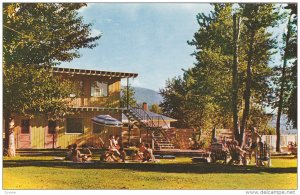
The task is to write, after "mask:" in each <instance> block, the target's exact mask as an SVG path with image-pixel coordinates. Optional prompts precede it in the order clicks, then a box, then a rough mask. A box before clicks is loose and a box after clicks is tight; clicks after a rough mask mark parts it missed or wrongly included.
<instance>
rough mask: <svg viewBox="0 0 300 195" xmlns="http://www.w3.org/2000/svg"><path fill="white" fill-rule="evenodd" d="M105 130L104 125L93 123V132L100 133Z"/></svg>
mask: <svg viewBox="0 0 300 195" xmlns="http://www.w3.org/2000/svg"><path fill="white" fill-rule="evenodd" d="M104 131H105V126H104V125H98V124H96V123H93V133H102V132H104Z"/></svg>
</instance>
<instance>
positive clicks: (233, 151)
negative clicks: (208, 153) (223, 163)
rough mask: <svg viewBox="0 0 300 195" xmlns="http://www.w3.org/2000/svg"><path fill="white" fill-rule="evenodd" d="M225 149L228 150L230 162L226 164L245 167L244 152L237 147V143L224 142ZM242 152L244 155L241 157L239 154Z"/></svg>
mask: <svg viewBox="0 0 300 195" xmlns="http://www.w3.org/2000/svg"><path fill="white" fill-rule="evenodd" d="M226 145H227V148H228V150H229V153H230V157H231V159H230V161H229V162H228V164H233V163H235V164H241V163H242V164H243V165H247V164H248V163H247V159H246V151H243V150H241V148H240V147H239V146H238V142H237V141H231V142H230V141H228V142H226ZM243 152H244V155H243V156H242V155H241V153H243Z"/></svg>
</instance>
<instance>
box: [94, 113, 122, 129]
mask: <svg viewBox="0 0 300 195" xmlns="http://www.w3.org/2000/svg"><path fill="white" fill-rule="evenodd" d="M92 122H93V123H96V124H99V125H107V126H116V127H120V126H122V122H120V121H118V120H117V119H115V118H113V117H111V116H110V115H98V116H95V117H93V118H92Z"/></svg>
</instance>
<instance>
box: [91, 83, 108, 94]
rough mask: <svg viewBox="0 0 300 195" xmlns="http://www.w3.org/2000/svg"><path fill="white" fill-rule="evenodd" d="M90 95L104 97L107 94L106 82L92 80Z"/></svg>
mask: <svg viewBox="0 0 300 195" xmlns="http://www.w3.org/2000/svg"><path fill="white" fill-rule="evenodd" d="M91 96H92V97H106V96H108V84H107V83H105V82H100V81H94V82H92V85H91Z"/></svg>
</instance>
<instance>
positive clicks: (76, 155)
mask: <svg viewBox="0 0 300 195" xmlns="http://www.w3.org/2000/svg"><path fill="white" fill-rule="evenodd" d="M66 160H71V161H73V162H87V161H91V160H92V152H91V150H90V149H89V148H88V147H87V145H85V144H84V145H82V151H81V152H80V150H79V149H78V147H77V144H73V145H69V146H68V152H67V156H66Z"/></svg>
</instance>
